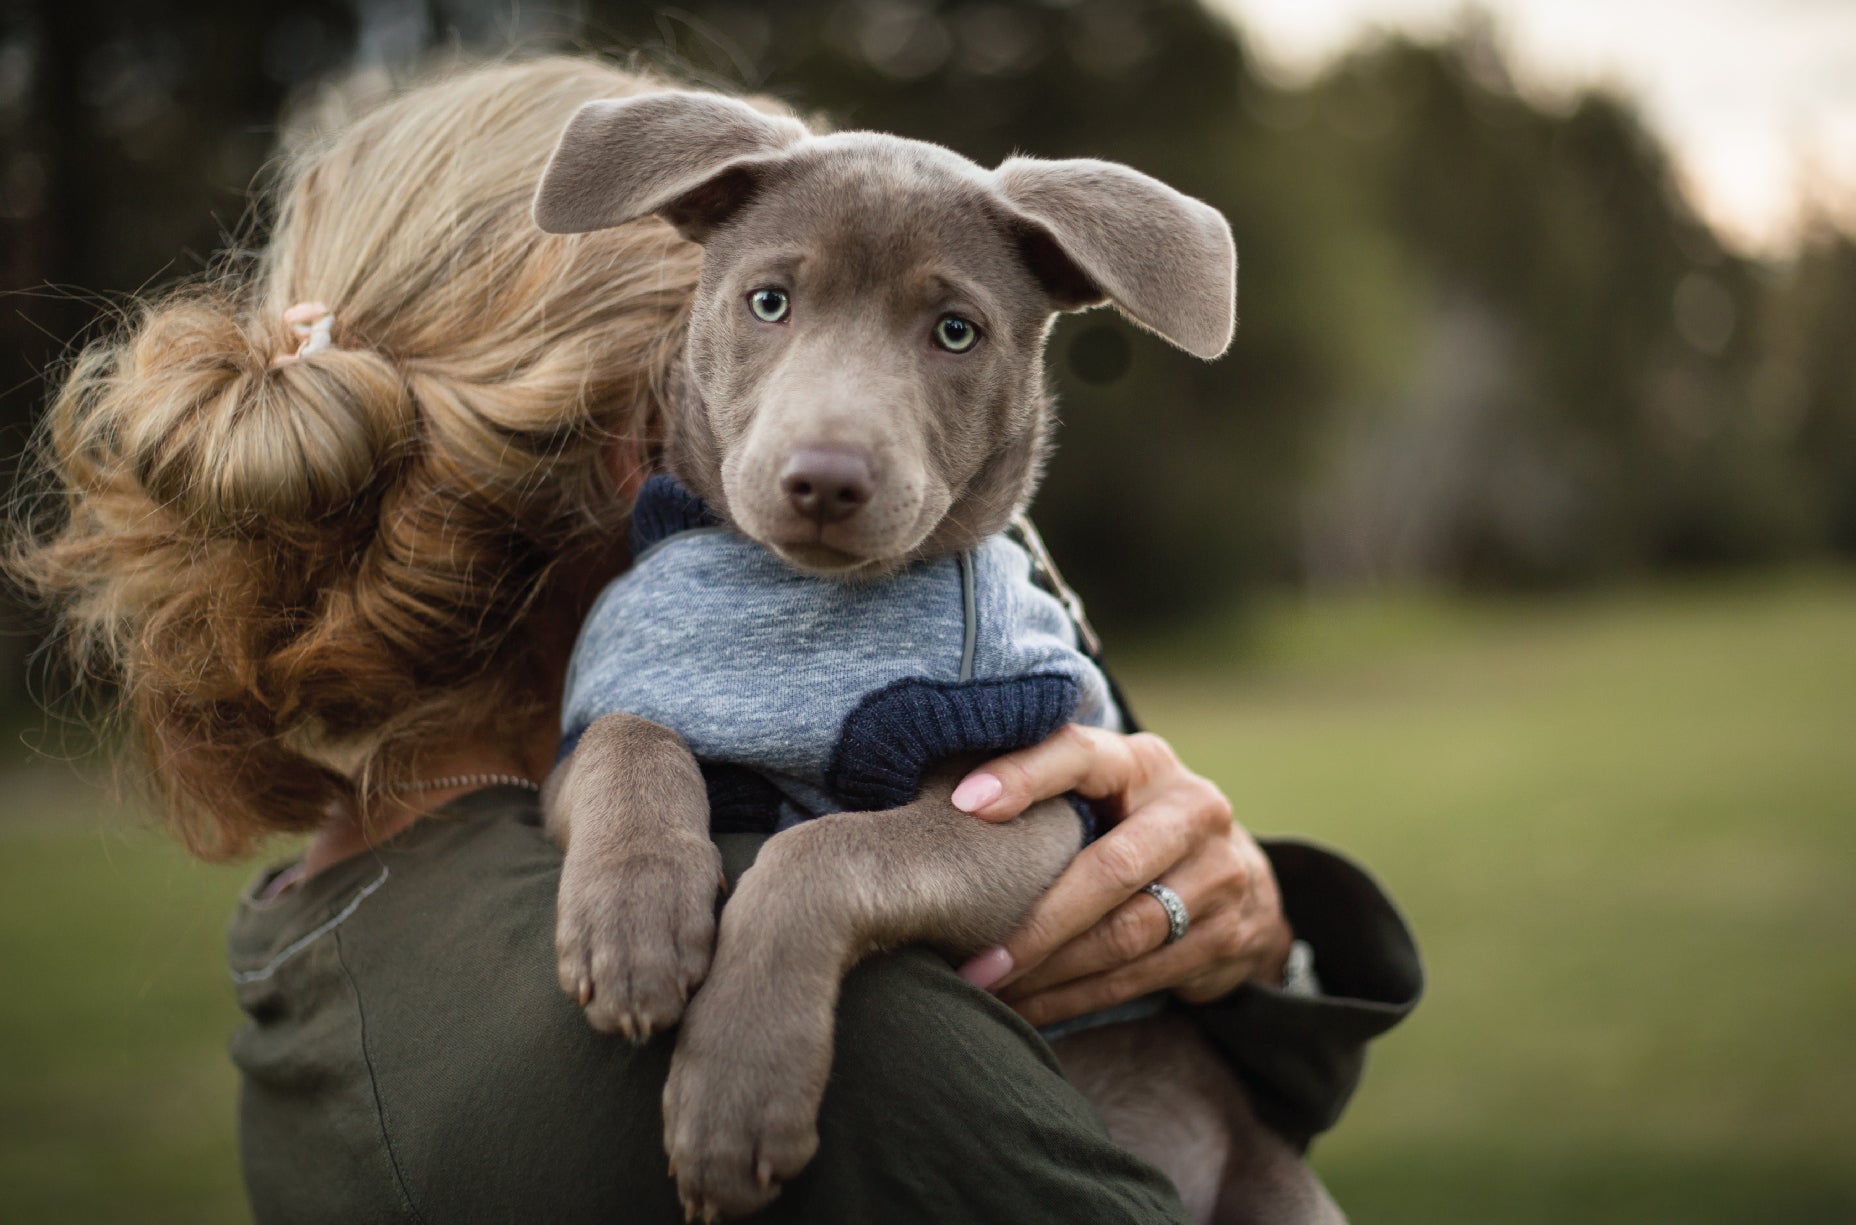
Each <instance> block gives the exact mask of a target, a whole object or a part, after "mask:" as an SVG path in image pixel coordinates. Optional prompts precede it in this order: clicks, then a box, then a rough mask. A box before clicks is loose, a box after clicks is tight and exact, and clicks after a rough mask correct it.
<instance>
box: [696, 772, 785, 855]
mask: <svg viewBox="0 0 1856 1225" xmlns="http://www.w3.org/2000/svg"><path fill="white" fill-rule="evenodd" d="M698 764H699V765H700V767H701V769H702V782H703V786H704V788H706V789H707V790H708V793H709V834H710V836H711V837H714V836H716V835H719V834H771V833H773V831H774V830H776V829H778V828H779V826H780V805H781V804H782V803H783V802H784V801H785V798H786V797H785V796H783V795H781V794H780V789H779V788H778V787H776V786H774V785H773V784H772V783H770V782H768V781H767V780H766V778H765V777H763V776H762V775H760V774H757V773H755V772H754V771H753V770H749V769H747V768H746V767H743V766H732V765H728V764H727V763H724V762H714V761H705V762H700V763H698Z"/></svg>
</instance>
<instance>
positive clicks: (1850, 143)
mask: <svg viewBox="0 0 1856 1225" xmlns="http://www.w3.org/2000/svg"><path fill="white" fill-rule="evenodd" d="M1212 3H1214V4H1215V5H1221V6H1222V7H1224V8H1225V9H1227V10H1229V11H1230V12H1232V13H1233V14H1234V15H1236V17H1237V18H1238V20H1239V22H1240V23H1241V24H1242V25H1243V27H1244V28H1245V30H1246V31H1247V32H1248V33H1249V34H1250V36H1251V45H1252V47H1253V49H1254V50H1255V51H1256V52H1257V53H1258V55H1259V56H1260V57H1262V58H1264V59H1265V61H1266V62H1267V63H1268V64H1270V65H1271V66H1273V68H1274V69H1275V70H1276V71H1279V72H1282V73H1284V74H1286V75H1289V76H1299V75H1303V74H1306V73H1309V72H1312V71H1314V70H1316V69H1318V68H1319V67H1320V65H1321V64H1322V63H1323V62H1325V61H1326V60H1327V59H1328V58H1329V57H1331V56H1332V55H1333V54H1334V53H1335V52H1336V51H1338V50H1341V49H1343V48H1345V47H1346V46H1347V45H1349V44H1350V43H1352V42H1354V41H1355V40H1356V39H1357V38H1358V37H1359V36H1360V35H1361V33H1362V32H1364V31H1366V30H1369V29H1372V28H1375V27H1379V28H1384V27H1392V28H1396V29H1401V30H1409V31H1412V32H1415V33H1420V34H1424V33H1433V32H1436V31H1439V30H1442V29H1445V28H1447V27H1448V26H1450V25H1451V24H1452V23H1453V22H1454V21H1455V20H1456V19H1457V17H1458V15H1459V14H1460V13H1461V11H1462V9H1463V7H1464V5H1463V3H1462V0H1212ZM1481 7H1482V8H1484V9H1486V10H1487V11H1489V12H1491V13H1493V14H1494V15H1495V16H1496V19H1497V21H1498V24H1499V25H1500V27H1501V29H1502V30H1503V31H1504V32H1505V39H1506V42H1507V44H1508V46H1509V48H1510V50H1511V52H1512V55H1513V60H1514V64H1515V68H1516V71H1517V75H1518V76H1519V77H1520V78H1521V80H1522V82H1523V84H1524V86H1526V87H1528V88H1530V89H1531V90H1534V91H1539V92H1545V93H1551V92H1555V91H1564V90H1566V89H1569V88H1572V87H1576V86H1578V85H1581V84H1587V83H1592V82H1603V83H1608V84H1611V85H1614V86H1617V87H1619V88H1621V89H1622V90H1623V91H1624V92H1627V93H1629V94H1631V95H1632V96H1634V97H1635V98H1637V99H1638V101H1639V102H1640V103H1641V104H1642V106H1643V109H1644V111H1645V113H1646V114H1647V115H1648V117H1649V121H1650V123H1651V126H1653V127H1654V128H1655V129H1656V130H1657V131H1658V132H1660V133H1661V134H1662V135H1663V136H1664V137H1665V138H1666V139H1667V140H1668V141H1669V143H1670V145H1671V147H1672V149H1673V151H1674V153H1675V156H1676V160H1677V164H1678V166H1679V167H1680V168H1681V171H1682V173H1683V175H1684V178H1685V179H1686V181H1687V183H1688V185H1689V189H1690V192H1691V195H1692V197H1693V199H1694V200H1695V202H1696V204H1697V205H1698V206H1699V207H1700V208H1701V210H1702V212H1703V213H1704V214H1706V215H1707V216H1708V217H1710V218H1711V219H1712V220H1713V221H1714V222H1715V223H1716V224H1717V225H1718V226H1719V228H1720V229H1721V230H1722V231H1723V232H1724V233H1725V234H1726V235H1727V236H1728V237H1729V238H1731V239H1732V240H1734V241H1735V242H1737V243H1738V244H1739V245H1741V246H1742V247H1744V248H1746V249H1748V250H1750V251H1763V252H1774V253H1776V252H1782V251H1783V250H1784V249H1785V248H1786V246H1787V245H1788V244H1789V241H1790V239H1791V237H1792V236H1793V234H1794V233H1795V230H1796V222H1797V219H1798V217H1799V212H1800V202H1801V201H1802V200H1803V199H1804V198H1805V195H1806V193H1807V192H1809V193H1811V194H1812V195H1813V196H1815V197H1816V198H1818V199H1820V200H1825V201H1827V202H1829V203H1831V204H1832V205H1833V206H1834V207H1836V208H1837V209H1838V210H1839V212H1840V215H1842V216H1843V217H1845V218H1846V219H1851V220H1856V0H1763V2H1756V0H1484V2H1483V4H1482V5H1481ZM1807 185H1808V186H1807Z"/></svg>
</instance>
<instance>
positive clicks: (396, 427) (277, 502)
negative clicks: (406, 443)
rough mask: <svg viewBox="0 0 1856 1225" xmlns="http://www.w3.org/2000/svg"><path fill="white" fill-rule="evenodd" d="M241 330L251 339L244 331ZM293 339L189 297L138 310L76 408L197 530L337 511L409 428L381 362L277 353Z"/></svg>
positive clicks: (331, 353)
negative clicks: (110, 366)
mask: <svg viewBox="0 0 1856 1225" xmlns="http://www.w3.org/2000/svg"><path fill="white" fill-rule="evenodd" d="M248 329H249V330H248ZM291 347H294V341H286V340H285V339H283V338H280V337H279V335H278V328H277V327H276V326H275V325H272V326H268V327H267V326H264V325H263V324H262V323H259V322H257V321H252V322H251V323H250V324H249V325H248V324H244V323H241V322H240V321H239V320H238V319H237V318H236V317H235V316H234V314H233V312H232V310H231V309H230V306H229V304H226V303H220V302H214V301H212V300H210V299H208V298H205V297H198V296H196V297H192V298H187V299H181V300H177V301H174V302H170V303H168V304H166V305H164V306H161V307H157V308H153V309H150V310H147V311H145V312H144V313H143V315H142V318H141V319H140V320H139V322H138V325H137V326H136V327H135V329H134V331H133V332H132V334H131V338H130V339H129V342H128V343H127V344H125V345H124V346H123V347H122V349H121V351H120V355H119V357H118V360H117V363H116V369H115V371H114V377H112V378H111V379H110V380H108V382H107V383H106V384H104V385H102V386H99V387H97V388H96V389H95V391H96V394H95V395H94V398H93V400H92V402H91V403H90V404H89V405H87V406H86V408H85V411H84V417H85V424H86V425H87V426H88V427H89V428H90V429H92V430H96V431H98V437H96V438H94V439H86V440H83V442H82V443H81V444H80V445H84V446H86V449H89V450H92V451H93V452H94V451H99V450H102V449H109V450H115V451H117V452H119V455H120V462H121V463H123V464H124V466H125V467H126V468H127V469H128V470H129V471H131V472H133V473H134V475H135V478H136V480H137V481H138V483H139V484H140V485H141V487H142V488H143V489H144V490H146V491H147V493H148V494H149V496H150V497H152V498H153V499H155V500H156V501H159V502H161V503H162V504H163V505H165V506H167V507H169V508H171V509H172V510H173V511H174V513H175V514H177V515H178V516H180V517H181V518H183V519H185V520H186V521H187V522H188V523H189V524H191V525H193V526H195V527H197V528H199V529H201V530H204V531H207V532H256V531H262V530H263V529H264V528H265V527H266V526H267V525H295V524H301V523H304V522H308V521H314V520H318V519H321V518H323V517H325V516H327V515H329V514H331V513H333V512H335V511H337V510H341V509H344V508H347V507H348V506H349V505H350V503H351V502H352V501H353V500H354V499H356V498H358V497H360V496H361V495H362V494H363V493H364V492H365V491H366V490H367V488H368V487H369V486H370V485H372V484H374V483H375V482H376V481H377V480H379V479H380V478H381V477H382V475H383V469H384V467H385V466H386V464H387V463H388V462H389V461H390V460H391V459H392V458H393V456H394V455H395V453H396V451H397V448H398V447H399V445H400V443H401V442H402V441H403V440H404V438H405V437H406V436H407V434H408V431H409V428H410V426H411V414H412V401H411V397H410V395H409V394H408V392H407V388H406V382H405V380H404V379H403V378H402V377H401V376H400V374H399V372H398V371H397V370H396V369H395V368H394V367H393V364H392V363H391V362H390V361H388V360H387V359H385V358H384V357H382V356H381V355H380V354H378V353H374V352H370V351H366V350H358V349H353V350H351V349H342V348H335V349H331V350H327V351H325V352H323V353H322V354H320V355H319V356H318V357H317V358H316V360H314V361H296V360H289V359H287V358H283V359H280V358H279V357H278V356H276V355H277V354H278V353H279V351H280V350H282V351H283V352H284V353H286V354H287V353H288V352H289V349H290V348H291Z"/></svg>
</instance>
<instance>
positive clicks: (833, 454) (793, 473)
mask: <svg viewBox="0 0 1856 1225" xmlns="http://www.w3.org/2000/svg"><path fill="white" fill-rule="evenodd" d="M780 489H781V490H782V492H784V493H785V494H786V500H787V501H788V502H790V503H791V504H792V507H793V509H794V510H796V511H798V512H799V513H800V514H801V515H804V516H805V517H806V518H808V519H813V520H816V521H817V522H818V523H820V524H826V523H838V522H841V521H843V520H845V519H848V518H850V517H851V516H852V515H854V514H856V513H857V512H858V511H859V510H860V509H862V507H863V505H864V503H866V502H868V501H869V500H870V498H871V495H873V494H874V493H875V492H876V482H875V480H874V479H873V478H872V477H871V475H870V459H869V457H868V456H867V455H865V454H864V453H863V452H862V451H850V450H845V449H842V448H839V447H800V448H798V449H797V450H795V451H794V452H793V453H792V454H790V455H788V456H787V457H786V465H785V467H783V468H781V470H780Z"/></svg>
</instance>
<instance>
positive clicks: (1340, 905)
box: [1185, 840, 1424, 1148]
mask: <svg viewBox="0 0 1856 1225" xmlns="http://www.w3.org/2000/svg"><path fill="white" fill-rule="evenodd" d="M1262 847H1263V851H1264V853H1265V854H1266V855H1268V856H1269V860H1270V867H1271V868H1272V869H1273V870H1274V872H1275V875H1276V883H1277V886H1278V888H1279V889H1280V890H1281V892H1282V902H1283V911H1284V913H1285V915H1286V916H1287V917H1288V920H1289V925H1290V926H1291V927H1292V928H1293V929H1294V930H1295V935H1296V938H1297V939H1300V940H1306V941H1307V942H1308V943H1309V945H1310V946H1311V947H1312V948H1313V950H1314V954H1315V974H1316V976H1317V977H1318V978H1320V980H1321V991H1322V994H1321V995H1319V996H1314V997H1308V996H1296V995H1290V994H1288V993H1286V992H1283V991H1279V990H1276V989H1274V988H1271V987H1266V986H1263V985H1261V984H1259V983H1246V984H1244V985H1243V986H1241V987H1239V988H1238V989H1237V990H1236V991H1233V992H1232V993H1231V994H1230V995H1227V996H1225V997H1224V998H1223V999H1220V1000H1216V1001H1214V1002H1212V1003H1210V1004H1200V1005H1192V1006H1188V1007H1186V1009H1185V1011H1186V1013H1187V1015H1189V1016H1191V1017H1192V1018H1193V1019H1194V1020H1195V1021H1197V1022H1198V1024H1199V1026H1200V1028H1202V1029H1203V1030H1204V1031H1205V1033H1206V1036H1207V1037H1209V1038H1210V1039H1211V1041H1212V1042H1213V1044H1214V1045H1216V1046H1217V1048H1218V1050H1219V1052H1220V1053H1221V1054H1222V1055H1223V1056H1224V1058H1225V1059H1226V1061H1227V1062H1229V1063H1230V1064H1231V1066H1232V1068H1233V1069H1234V1070H1235V1071H1236V1072H1237V1075H1238V1079H1240V1080H1241V1081H1243V1082H1244V1088H1245V1090H1246V1091H1247V1092H1248V1093H1249V1095H1250V1101H1251V1105H1252V1107H1253V1108H1254V1109H1255V1110H1256V1112H1257V1117H1259V1118H1260V1119H1262V1120H1263V1121H1264V1122H1265V1123H1267V1124H1269V1125H1270V1126H1271V1127H1272V1128H1274V1129H1275V1130H1276V1131H1278V1132H1280V1133H1281V1134H1282V1135H1283V1136H1285V1137H1287V1138H1288V1139H1289V1140H1290V1141H1291V1142H1293V1143H1295V1144H1296V1145H1298V1146H1300V1147H1302V1148H1306V1147H1307V1146H1308V1143H1309V1141H1310V1140H1311V1139H1312V1138H1313V1137H1314V1136H1315V1135H1317V1134H1318V1133H1320V1132H1323V1131H1326V1130H1327V1129H1328V1128H1330V1127H1332V1126H1333V1125H1334V1122H1335V1120H1337V1119H1338V1118H1339V1117H1340V1112H1341V1109H1342V1108H1343V1107H1344V1106H1345V1105H1346V1104H1347V1101H1348V1099H1350V1098H1351V1097H1352V1096H1353V1093H1354V1090H1355V1089H1356V1088H1357V1087H1358V1086H1359V1083H1360V1076H1361V1073H1362V1072H1363V1070H1364V1068H1365V1064H1366V1044H1367V1043H1368V1042H1370V1041H1371V1040H1372V1039H1374V1038H1377V1037H1378V1036H1379V1035H1380V1034H1383V1033H1385V1032H1386V1031H1387V1030H1388V1029H1391V1028H1392V1027H1393V1026H1394V1025H1396V1024H1398V1023H1399V1022H1400V1021H1401V1020H1403V1019H1404V1018H1405V1016H1406V1015H1407V1014H1409V1013H1410V1012H1411V1010H1412V1009H1413V1008H1415V1007H1417V1005H1418V999H1419V997H1420V996H1421V995H1422V994H1423V992H1424V969H1423V966H1422V964H1421V962H1420V960H1419V956H1418V946H1417V944H1416V943H1415V942H1414V941H1413V940H1412V936H1411V931H1410V929H1409V928H1408V927H1407V926H1406V924H1405V921H1404V919H1403V918H1401V917H1400V915H1399V913H1398V910H1397V908H1396V907H1394V906H1393V904H1392V901H1391V899H1390V898H1388V897H1387V896H1386V894H1385V892H1384V891H1383V890H1382V889H1381V888H1380V887H1379V885H1378V883H1377V882H1376V881H1374V880H1373V878H1372V877H1371V876H1369V875H1368V874H1367V873H1366V872H1365V871H1363V870H1362V869H1361V868H1360V867H1358V866H1357V865H1355V864H1354V863H1352V862H1350V861H1349V860H1346V859H1344V858H1342V857H1341V856H1339V855H1336V854H1335V853H1333V852H1332V851H1329V850H1326V849H1324V848H1322V847H1318V846H1315V845H1313V844H1311V843H1307V842H1298V841H1292V840H1274V841H1272V840H1264V841H1262Z"/></svg>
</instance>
